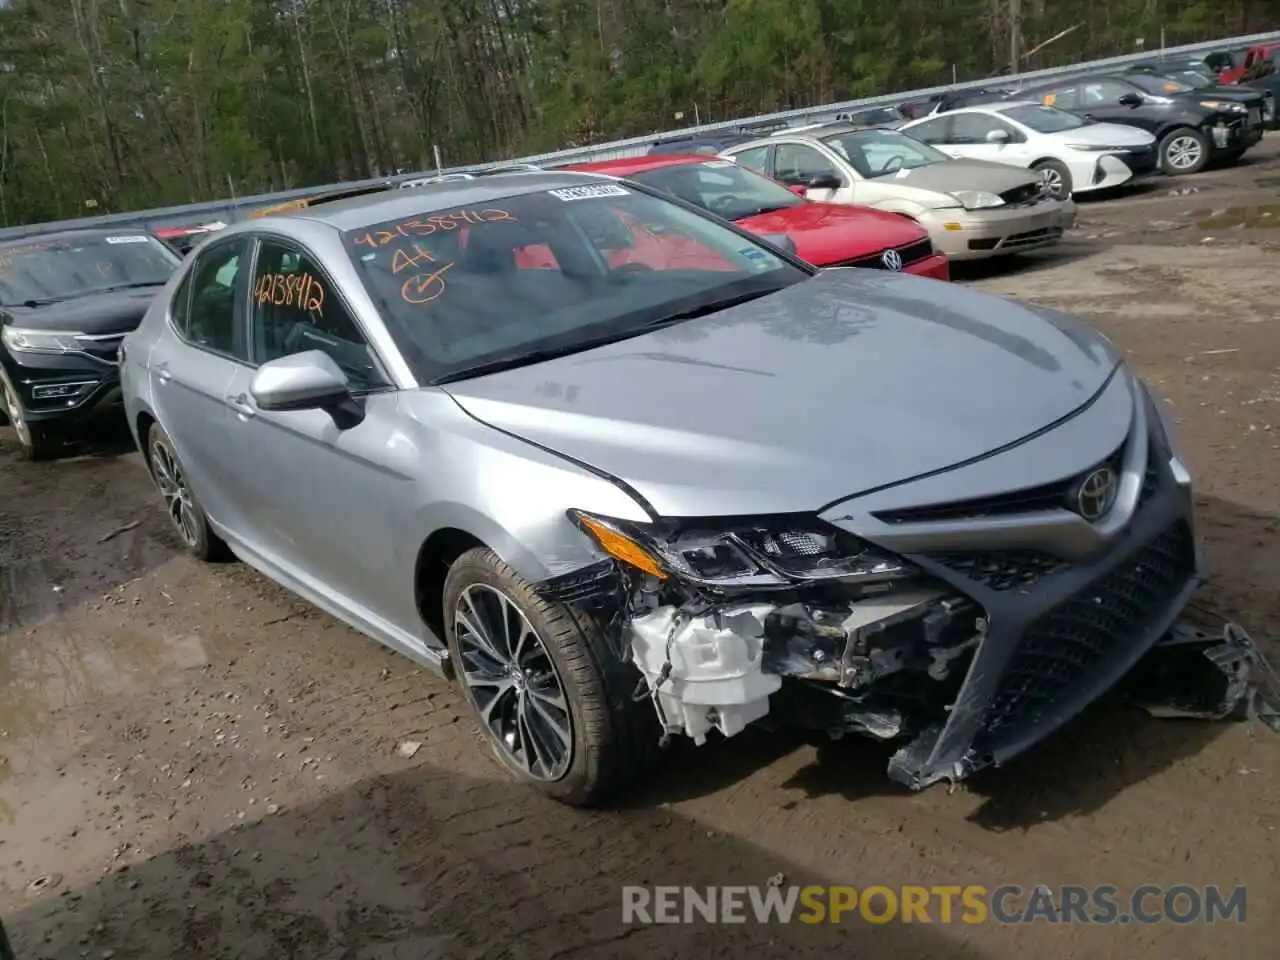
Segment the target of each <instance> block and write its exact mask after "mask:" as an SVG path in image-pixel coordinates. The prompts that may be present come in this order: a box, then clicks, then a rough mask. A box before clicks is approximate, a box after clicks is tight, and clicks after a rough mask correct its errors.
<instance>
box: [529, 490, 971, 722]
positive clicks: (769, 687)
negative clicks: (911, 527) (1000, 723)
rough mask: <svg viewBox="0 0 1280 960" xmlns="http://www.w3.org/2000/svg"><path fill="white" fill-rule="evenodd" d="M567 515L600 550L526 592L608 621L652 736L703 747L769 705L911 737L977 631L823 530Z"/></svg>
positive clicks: (885, 557)
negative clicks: (599, 557)
mask: <svg viewBox="0 0 1280 960" xmlns="http://www.w3.org/2000/svg"><path fill="white" fill-rule="evenodd" d="M575 520H576V521H577V522H578V524H579V526H580V527H581V528H582V529H583V530H584V531H585V532H586V533H588V535H590V536H591V537H592V539H594V540H595V541H596V542H597V543H598V544H599V545H600V546H601V548H602V549H603V550H604V551H605V552H606V553H607V554H609V555H610V557H611V558H612V559H610V560H609V561H605V562H604V563H601V564H599V565H597V566H595V567H593V568H589V569H587V570H582V571H577V572H575V573H573V574H570V575H567V576H562V577H558V578H556V579H555V580H553V581H546V582H544V583H543V584H541V585H540V590H541V592H542V593H543V594H544V595H546V596H548V597H551V598H554V599H557V600H561V601H564V602H571V603H575V604H577V605H579V606H584V607H591V608H594V609H595V610H596V611H597V612H599V613H600V614H601V615H602V617H603V619H604V620H606V621H607V622H608V623H609V624H610V629H609V630H608V634H609V636H610V638H611V639H612V640H614V641H615V643H616V644H617V649H616V652H617V654H618V655H619V656H620V657H621V658H623V659H628V660H631V661H632V662H634V664H635V665H636V666H637V667H638V668H639V670H640V672H641V674H642V675H643V678H644V680H643V684H642V686H641V688H640V689H639V690H638V691H637V695H638V696H643V697H644V698H646V699H649V700H650V701H651V702H652V703H653V706H654V708H655V710H656V711H657V713H658V717H659V719H660V721H661V723H662V728H663V731H664V736H665V737H669V736H671V735H673V734H684V735H686V736H688V737H690V738H692V739H693V740H694V742H695V743H698V744H702V743H704V742H705V741H706V738H707V735H708V734H709V733H710V732H711V731H712V730H716V731H719V733H720V734H722V735H723V736H733V735H735V734H737V733H739V732H741V731H742V730H743V729H744V728H745V727H746V726H747V725H748V724H750V723H752V722H755V721H758V720H761V719H763V718H764V717H765V716H767V715H770V714H772V715H773V718H774V719H775V720H778V721H781V722H785V723H790V724H796V725H801V726H805V727H809V728H814V729H820V730H823V731H825V732H827V733H829V734H831V735H833V736H840V735H842V734H844V733H847V732H857V733H862V734H866V735H868V736H871V737H875V738H878V739H882V740H893V739H898V738H900V737H904V736H907V735H910V734H913V733H917V732H919V731H921V730H923V729H925V728H927V726H929V725H931V724H937V723H941V722H942V721H944V720H945V717H946V710H947V706H948V704H949V703H951V702H953V701H954V699H955V696H956V693H957V691H958V689H959V681H960V679H962V678H963V676H964V673H965V669H966V666H967V664H968V661H969V659H970V658H971V657H972V654H973V651H974V650H975V649H977V647H978V646H979V645H980V643H981V640H982V636H983V633H984V631H985V628H986V625H985V620H984V618H983V615H982V611H981V609H980V608H979V607H978V606H977V605H976V604H975V603H973V602H972V601H971V600H970V599H968V598H966V597H965V596H964V595H962V594H961V593H959V592H958V591H956V590H954V589H953V588H951V587H949V586H948V585H947V584H945V583H942V582H940V581H938V580H937V579H936V578H933V577H931V576H929V575H928V574H926V573H924V572H923V571H921V570H920V569H919V568H917V567H916V566H914V565H912V564H911V563H909V562H907V561H905V560H903V559H901V558H898V557H894V556H891V555H889V554H886V553H884V552H882V551H879V550H876V549H875V548H874V547H872V546H870V545H869V544H867V543H865V542H863V541H860V540H858V539H857V538H855V537H852V536H850V535H848V534H846V533H844V532H843V531H840V530H838V529H836V528H834V527H832V528H828V529H821V528H820V525H819V524H813V525H810V526H808V527H806V526H803V525H799V524H794V523H793V524H787V523H786V522H783V521H779V522H775V523H768V522H761V523H751V524H743V525H739V526H736V527H734V528H731V529H727V530H723V529H722V530H718V531H702V530H688V529H677V528H675V527H674V526H673V527H671V528H669V529H667V530H663V531H661V532H655V531H653V530H646V531H645V532H644V533H640V532H639V531H637V530H635V529H633V528H631V527H629V526H628V525H625V524H620V523H617V522H615V521H610V520H603V519H600V518H596V517H590V516H586V515H580V514H579V515H576V516H575Z"/></svg>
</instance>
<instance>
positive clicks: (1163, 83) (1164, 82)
mask: <svg viewBox="0 0 1280 960" xmlns="http://www.w3.org/2000/svg"><path fill="white" fill-rule="evenodd" d="M1126 79H1128V81H1129V82H1130V83H1132V84H1133V85H1134V86H1135V87H1137V88H1138V89H1139V90H1141V91H1142V92H1143V93H1152V94H1155V95H1156V96H1157V97H1165V96H1168V95H1169V94H1171V93H1186V92H1187V91H1188V90H1194V89H1195V88H1194V87H1191V86H1189V85H1188V84H1185V83H1183V82H1182V81H1181V80H1175V79H1173V77H1167V76H1165V75H1164V74H1162V73H1161V74H1145V73H1134V74H1130V75H1129V76H1128V77H1127V78H1126Z"/></svg>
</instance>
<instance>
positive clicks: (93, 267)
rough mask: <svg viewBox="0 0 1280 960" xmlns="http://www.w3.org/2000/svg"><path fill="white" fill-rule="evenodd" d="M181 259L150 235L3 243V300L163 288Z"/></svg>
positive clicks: (0, 260)
mask: <svg viewBox="0 0 1280 960" xmlns="http://www.w3.org/2000/svg"><path fill="white" fill-rule="evenodd" d="M179 263H181V260H180V258H179V257H178V256H177V255H176V254H175V253H174V252H173V251H172V250H171V249H169V248H168V247H167V246H166V245H165V244H163V243H161V242H160V241H159V240H157V239H155V237H152V236H151V235H149V234H145V233H136V232H128V231H125V232H123V233H120V234H118V235H117V234H94V235H89V236H83V237H52V238H49V239H44V240H31V241H27V242H23V243H15V244H11V245H7V246H4V247H0V302H2V303H11V304H18V303H26V302H27V301H36V302H45V301H49V300H72V299H75V298H77V297H84V296H91V295H93V294H97V293H106V292H108V291H111V290H124V289H129V288H132V287H137V288H143V287H161V286H164V284H166V283H167V282H168V281H169V277H170V276H172V275H173V272H174V270H176V269H177V268H178V264H179Z"/></svg>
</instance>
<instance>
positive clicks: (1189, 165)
mask: <svg viewBox="0 0 1280 960" xmlns="http://www.w3.org/2000/svg"><path fill="white" fill-rule="evenodd" d="M1208 162H1209V138H1208V137H1206V136H1205V135H1204V134H1203V133H1201V132H1200V131H1199V130H1193V129H1191V127H1179V128H1178V129H1176V130H1170V131H1169V132H1168V133H1166V134H1165V135H1164V137H1162V138H1161V140H1160V169H1161V170H1163V171H1164V172H1165V173H1167V174H1168V175H1169V176H1174V177H1176V176H1180V175H1182V174H1187V173H1199V172H1200V171H1201V170H1203V169H1204V166H1205V164H1206V163H1208Z"/></svg>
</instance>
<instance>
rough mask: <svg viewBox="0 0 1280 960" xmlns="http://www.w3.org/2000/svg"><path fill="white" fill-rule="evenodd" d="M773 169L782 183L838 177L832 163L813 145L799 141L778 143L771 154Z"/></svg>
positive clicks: (800, 182)
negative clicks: (805, 144)
mask: <svg viewBox="0 0 1280 960" xmlns="http://www.w3.org/2000/svg"><path fill="white" fill-rule="evenodd" d="M773 169H774V175H775V176H776V177H777V178H778V179H779V180H780V181H782V182H783V183H793V184H805V183H808V182H809V181H810V180H812V179H813V178H814V177H840V172H839V171H838V170H836V166H835V164H834V163H832V162H831V161H830V160H828V159H827V158H826V157H824V156H823V155H822V154H820V153H819V152H818V151H817V150H815V149H814V148H813V147H806V146H804V145H803V144H799V143H780V144H778V147H777V150H776V152H775V153H774V156H773ZM840 179H842V180H843V179H844V178H843V177H840Z"/></svg>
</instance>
